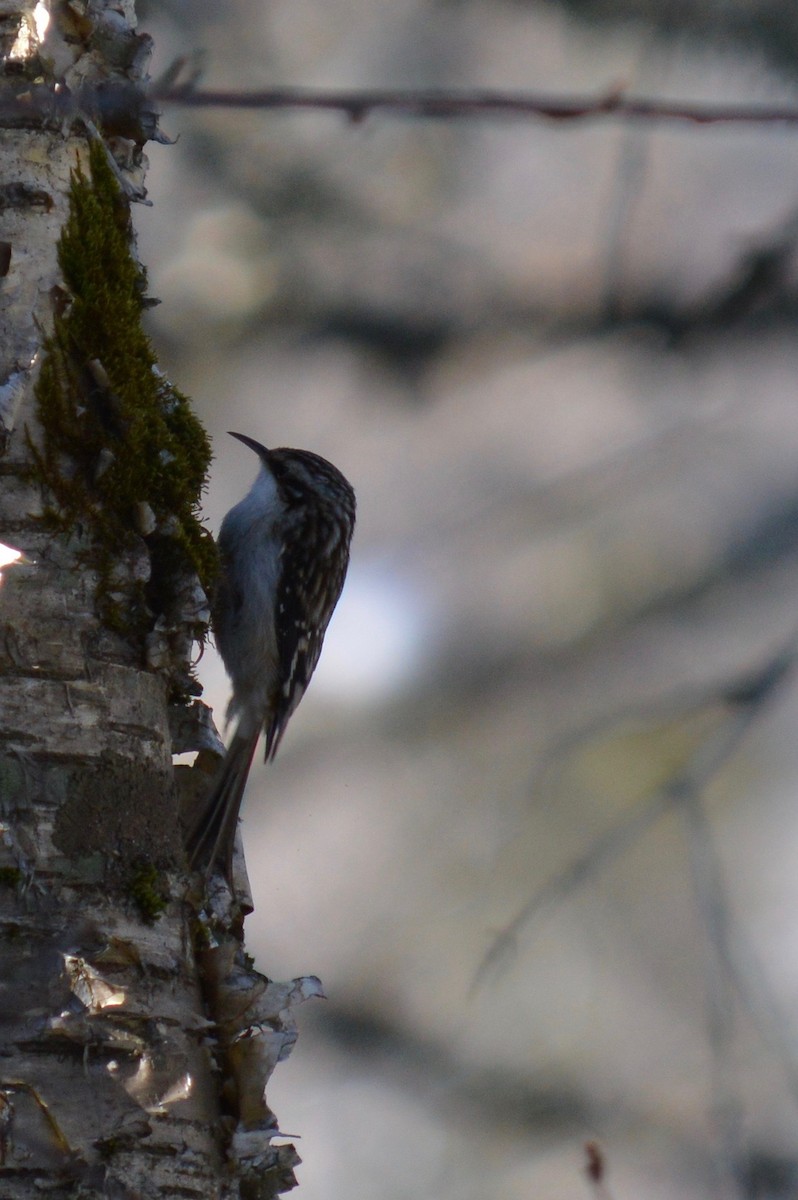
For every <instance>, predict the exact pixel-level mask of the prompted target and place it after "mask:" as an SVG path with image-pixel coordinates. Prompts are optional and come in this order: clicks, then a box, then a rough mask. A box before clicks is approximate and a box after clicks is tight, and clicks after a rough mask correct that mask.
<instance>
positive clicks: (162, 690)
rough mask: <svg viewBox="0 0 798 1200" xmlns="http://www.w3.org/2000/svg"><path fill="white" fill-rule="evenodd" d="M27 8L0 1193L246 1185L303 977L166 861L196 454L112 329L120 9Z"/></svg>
mask: <svg viewBox="0 0 798 1200" xmlns="http://www.w3.org/2000/svg"><path fill="white" fill-rule="evenodd" d="M44 11H45V10H44V6H43V5H42V4H34V3H21V2H20V0H17V2H15V3H9V2H7V3H5V4H0V49H1V50H2V55H3V61H2V74H1V75H0V121H2V126H0V163H1V164H2V166H1V167H0V540H2V542H4V543H6V544H8V545H11V546H13V547H15V548H17V549H19V550H21V551H23V552H24V556H25V557H24V560H22V561H21V562H19V563H17V564H15V565H13V566H12V567H10V568H9V569H7V570H6V571H5V572H4V578H3V581H2V585H0V1039H1V1042H2V1044H1V1045H0V1197H2V1200H15V1198H16V1197H28V1196H32V1195H41V1194H43V1193H44V1194H47V1195H51V1196H54V1197H57V1196H65V1197H66V1196H77V1195H80V1196H81V1197H90V1196H95V1195H96V1196H103V1197H118V1198H119V1200H125V1198H130V1200H133V1197H153V1198H155V1197H165V1196H169V1197H175V1196H185V1197H216V1196H222V1195H225V1196H226V1195H230V1196H234V1195H241V1196H243V1197H252V1198H255V1197H266V1196H272V1195H274V1194H276V1193H277V1192H278V1191H281V1190H286V1189H287V1188H288V1187H290V1186H292V1185H293V1174H292V1165H293V1164H294V1163H295V1162H296V1161H297V1159H296V1154H295V1152H294V1150H293V1147H291V1146H288V1145H275V1142H274V1138H275V1136H277V1135H278V1130H277V1126H276V1122H275V1120H274V1118H273V1116H272V1114H271V1113H270V1111H269V1110H268V1108H267V1107H266V1104H265V1100H264V1094H263V1093H264V1085H265V1081H266V1079H267V1078H268V1075H269V1073H270V1072H271V1070H272V1068H273V1066H274V1065H275V1064H276V1062H277V1061H278V1059H279V1058H281V1057H284V1056H285V1054H286V1053H287V1052H288V1051H289V1050H290V1047H291V1045H292V1044H293V1041H294V1038H295V1029H294V1024H293V1017H292V1008H293V1005H294V1004H295V1003H296V1002H298V1001H300V1000H302V999H305V998H306V997H308V996H310V995H318V994H319V993H320V986H319V984H318V981H317V980H315V979H312V978H310V979H305V980H296V981H293V982H292V983H289V984H284V985H279V984H274V983H271V982H269V981H268V980H266V979H265V978H264V977H262V976H260V975H258V974H257V972H255V971H254V970H252V968H251V965H250V964H249V963H248V960H247V959H246V956H245V955H244V954H243V947H242V934H241V928H242V910H241V907H240V905H239V906H238V907H236V905H235V903H234V902H232V903H231V898H230V897H229V895H228V894H227V892H226V889H225V888H224V887H223V886H221V884H220V885H219V887H218V888H217V893H216V896H215V899H214V901H213V903H212V904H210V903H206V904H205V907H204V908H203V899H202V897H199V898H197V897H194V899H193V901H192V900H190V899H187V898H186V879H185V877H184V876H183V875H182V874H181V864H182V862H183V854H182V842H181V835H180V821H179V811H178V809H179V803H178V789H177V787H176V786H175V773H174V771H173V767H172V753H173V749H174V750H183V749H188V748H194V749H197V748H200V749H201V754H200V767H201V766H202V764H203V760H204V759H207V758H208V757H209V750H212V749H213V745H214V739H213V735H212V734H209V733H207V722H204V723H203V721H202V720H200V719H199V718H203V717H204V716H205V713H204V712H203V709H202V706H201V705H199V703H198V702H197V701H193V702H192V698H191V697H192V692H193V691H196V688H195V687H194V686H193V683H192V679H191V672H190V666H189V663H190V655H191V650H192V645H193V643H194V640H195V638H197V637H198V636H201V634H202V631H203V628H204V626H206V625H207V620H208V611H207V601H206V593H207V592H208V591H209V588H210V586H211V584H212V580H213V570H214V561H215V559H214V548H213V544H212V542H211V540H210V538H209V536H208V535H207V534H206V533H205V532H204V530H203V528H202V526H201V524H200V522H199V521H198V518H197V508H198V503H199V495H200V488H201V486H202V481H203V478H204V474H205V470H206V468H207V463H208V460H209V449H208V444H207V439H206V438H205V435H204V433H203V431H202V430H201V428H200V426H199V425H198V423H197V422H196V420H195V419H194V418H193V415H192V414H191V412H190V408H189V406H188V404H187V401H186V399H185V397H183V396H181V395H180V393H179V392H178V391H177V390H176V389H175V388H173V387H172V385H171V384H170V383H169V382H168V380H166V379H165V378H164V377H163V375H162V374H161V373H160V372H159V371H158V368H157V365H156V364H155V361H154V359H153V357H152V352H151V349H150V347H149V343H148V341H147V339H146V337H145V335H144V334H143V333H142V331H141V327H140V315H141V310H142V307H143V305H144V303H145V283H146V281H145V278H144V275H143V272H142V271H141V269H140V267H139V266H138V263H137V261H136V259H135V256H134V255H133V254H132V244H133V243H132V233H131V227H130V220H129V210H128V201H129V199H130V198H131V197H132V198H134V199H141V198H143V195H144V192H143V174H144V169H145V166H146V161H145V159H144V156H143V154H142V145H143V143H144V142H145V141H146V139H147V138H148V137H151V136H157V130H156V124H155V121H154V118H153V115H152V112H151V110H150V109H149V107H148V105H147V101H146V94H145V84H146V81H147V76H146V63H147V59H148V56H149V49H150V46H149V40H148V39H147V38H146V36H143V35H140V34H138V33H137V32H136V29H135V18H134V13H133V8H132V4H129V3H126V2H123V3H119V2H118V0H116V2H115V3H108V2H106V0H91V3H88V2H86V3H83V2H82V0H73V2H72V3H60V2H59V3H56V2H55V0H54V2H53V3H52V5H51V11H50V13H49V17H50V25H49V28H48V30H47V31H46V33H45V32H44V29H43V23H42V22H43V14H44ZM120 97H121V98H120ZM125 98H126V99H125ZM192 714H193V715H195V716H196V717H197V718H198V719H196V720H192ZM170 717H171V718H174V719H173V720H172V721H171V728H172V730H175V729H179V730H181V732H180V734H179V736H178V744H177V745H175V746H173V738H172V736H171V734H170ZM186 728H188V730H189V733H188V734H186V733H185V730H186ZM203 730H205V732H203ZM182 774H183V777H184V778H185V777H186V775H187V774H188V775H189V776H190V779H189V784H188V786H186V787H185V788H184V789H183V790H184V791H186V792H188V793H190V792H191V790H192V788H196V787H201V786H203V776H202V771H201V769H200V770H197V769H195V770H194V771H192V772H189V773H187V772H186V769H185V768H184V769H183V772H182ZM197 947H199V948H200V952H199V953H197V952H196V950H197Z"/></svg>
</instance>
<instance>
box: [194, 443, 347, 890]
mask: <svg viewBox="0 0 798 1200" xmlns="http://www.w3.org/2000/svg"><path fill="white" fill-rule="evenodd" d="M230 436H231V437H234V438H237V439H238V441H239V442H243V444H244V445H245V446H248V447H249V448H250V449H251V450H254V451H255V453H256V454H257V455H258V458H259V459H260V469H259V471H258V474H257V476H256V478H255V482H254V483H253V484H252V487H251V488H250V490H249V492H248V493H247V494H246V496H245V497H244V498H243V500H240V501H239V502H238V504H236V505H234V507H233V508H231V509H230V511H229V512H228V513H227V515H226V516H225V518H224V520H223V521H222V524H221V528H220V530H219V537H218V549H219V560H220V572H219V578H218V583H217V586H216V592H215V596H214V599H213V601H212V605H211V623H212V628H213V632H214V638H215V642H216V647H217V649H218V650H219V653H220V654H221V657H222V661H223V662H224V666H225V670H226V671H227V674H228V676H229V677H230V682H231V685H232V696H231V699H230V703H229V705H228V708H227V718H226V719H227V722H228V723H229V722H231V721H235V723H236V724H235V730H234V733H233V736H232V739H231V741H230V744H229V746H228V748H227V752H226V754H225V757H224V759H223V760H222V764H221V766H220V768H219V770H218V771H217V773H216V776H215V778H214V780H213V782H212V784H211V788H210V791H209V794H208V798H207V801H206V802H205V803H203V804H202V805H201V807H200V810H199V812H198V813H197V815H196V817H195V819H194V821H193V823H192V824H191V825H190V827H189V830H188V833H187V837H186V852H187V857H188V862H189V867H190V869H191V870H192V871H196V870H204V872H205V875H206V877H208V876H210V875H211V874H212V873H213V871H214V869H215V868H216V867H217V865H221V867H222V868H223V870H224V872H225V876H226V878H227V880H228V883H230V886H231V888H232V861H233V849H234V845H235V836H236V828H237V825H238V816H239V811H240V808H241V801H242V798H243V795H244V789H245V787H246V782H247V776H248V774H249V770H250V767H251V765H252V760H253V758H254V756H255V750H256V748H257V744H258V740H259V738H260V735H261V733H262V734H263V735H264V738H265V751H264V761H266V762H269V761H270V760H271V759H273V758H274V756H275V754H276V752H277V748H278V746H279V745H280V741H281V740H282V737H283V734H284V733H285V728H286V725H287V724H288V721H289V719H290V717H291V714H292V713H293V712H294V710H295V709H296V707H297V705H298V704H299V702H300V700H301V699H302V697H303V696H304V694H305V691H306V689H307V686H308V684H309V682H310V679H311V676H312V675H313V672H314V670H315V668H316V664H317V663H318V661H319V655H320V654H321V649H322V644H323V642H324V634H325V632H326V629H327V625H328V623H329V620H330V617H331V616H332V614H333V610H334V608H335V606H336V604H337V603H338V598H339V596H340V595H341V590H342V588H343V586H344V579H345V578H346V572H347V567H348V565H349V548H350V543H351V540H352V533H353V531H354V526H355V512H356V502H355V493H354V490H353V488H352V486H351V484H350V483H349V482H348V480H347V479H346V478H345V477H344V476H343V475H342V474H341V472H340V471H339V470H338V468H337V467H334V466H333V464H332V463H330V462H328V461H327V459H325V458H322V457H321V456H320V455H318V454H314V453H313V452H312V451H310V450H293V449H289V448H287V447H279V448H277V449H273V450H269V449H267V448H266V447H265V446H262V445H261V444H260V442H257V441H255V439H254V438H251V437H248V436H247V435H246V434H243V433H233V432H232V431H230Z"/></svg>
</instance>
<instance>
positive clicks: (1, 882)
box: [0, 867, 22, 888]
mask: <svg viewBox="0 0 798 1200" xmlns="http://www.w3.org/2000/svg"><path fill="white" fill-rule="evenodd" d="M21 883H22V872H21V871H20V869H19V867H0V887H8V888H17V887H19V885H20V884H21Z"/></svg>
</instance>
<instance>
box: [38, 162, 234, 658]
mask: <svg viewBox="0 0 798 1200" xmlns="http://www.w3.org/2000/svg"><path fill="white" fill-rule="evenodd" d="M131 238H132V234H131V225H130V214H129V210H128V204H127V201H126V199H125V198H124V197H123V195H122V194H121V192H120V189H119V186H118V184H117V181H116V179H115V178H114V175H113V172H112V170H111V168H110V166H109V164H108V162H107V160H106V157H105V152H104V150H103V148H102V146H100V145H96V144H95V145H92V147H91V148H90V151H89V174H88V175H87V174H86V173H84V171H83V170H82V168H80V167H79V168H78V170H77V171H76V172H75V174H74V176H73V179H72V187H71V193H70V211H69V217H68V219H67V221H66V224H65V225H64V228H63V231H62V234H61V238H60V241H59V247H58V259H59V263H60V266H61V270H62V272H63V276H64V283H65V285H66V288H67V289H68V298H67V301H66V304H65V306H64V310H63V312H62V313H61V314H60V315H58V316H57V317H56V318H55V324H54V331H53V335H52V337H50V338H49V339H48V341H47V343H46V346H45V351H46V353H45V358H44V361H43V363H42V368H41V372H40V375H39V380H38V383H37V387H36V402H37V414H38V418H39V421H40V423H41V429H42V439H41V444H40V445H38V446H36V445H34V444H33V442H32V441H31V440H30V439H29V444H30V450H31V454H32V461H33V466H32V471H31V473H32V476H33V478H34V479H35V480H37V481H38V482H39V483H40V484H41V485H42V486H43V488H44V489H45V495H46V496H48V497H50V498H51V500H50V503H49V506H48V508H47V510H46V514H45V520H46V521H47V522H48V524H49V525H50V527H51V528H52V529H53V531H54V532H58V533H63V534H69V535H75V534H77V535H78V536H79V538H80V541H81V554H82V555H85V557H86V559H87V560H88V562H89V563H90V565H91V566H93V567H94V568H95V569H96V570H97V573H98V579H99V584H98V590H97V602H98V612H99V615H100V618H101V619H102V620H103V621H104V622H105V623H106V624H107V625H109V626H110V627H112V628H114V629H117V630H119V631H121V632H123V633H125V634H126V635H130V636H134V637H135V636H139V637H141V638H143V636H144V635H145V634H146V633H147V632H149V630H150V629H152V627H153V624H154V622H155V620H156V619H157V617H158V616H159V615H161V614H162V613H165V614H166V615H167V618H168V617H169V614H170V611H171V609H172V607H173V605H174V603H175V600H176V596H177V592H178V590H179V585H180V584H181V583H182V582H184V581H185V578H186V575H187V573H190V572H192V571H193V572H196V574H197V575H198V576H199V579H200V581H201V583H202V585H203V587H204V588H205V591H206V593H207V594H210V591H211V588H212V584H213V579H214V576H215V572H216V566H217V558H216V548H215V546H214V543H213V539H212V538H211V536H210V534H209V533H208V531H207V530H206V529H205V528H204V527H203V525H202V523H201V521H200V518H199V506H200V498H201V493H202V489H203V486H204V482H205V477H206V474H207V470H208V466H209V463H210V459H211V450H210V443H209V441H208V437H207V434H206V433H205V430H204V429H203V428H202V425H201V424H200V422H199V421H198V420H197V418H196V417H195V416H194V414H193V412H192V411H191V407H190V405H189V402H188V399H187V398H186V397H185V396H184V395H183V394H182V393H181V392H180V391H178V389H177V388H175V387H174V386H173V385H172V384H171V383H170V382H169V381H168V380H167V379H166V378H165V376H164V375H163V374H162V373H161V372H160V371H159V370H158V367H157V364H156V359H155V355H154V353H153V350H152V346H151V344H150V341H149V338H148V337H147V335H146V333H145V332H144V330H143V328H142V324H141V314H142V310H143V308H144V306H145V287H146V277H145V275H144V272H143V271H142V269H141V267H140V266H139V264H138V263H137V262H136V260H135V259H134V257H133V255H132V254H131V250H130V246H131ZM145 546H146V552H147V553H146V554H144V547H145ZM126 557H127V558H128V559H129V560H130V561H140V560H141V559H142V557H143V558H144V561H145V563H146V561H147V557H148V558H149V568H148V569H145V570H143V571H142V570H139V571H138V572H134V573H133V574H134V575H136V576H137V577H136V578H125V577H124V573H123V575H122V578H121V579H120V573H119V571H118V570H117V571H116V572H113V568H114V566H115V565H116V564H117V563H118V562H119V561H120V560H122V561H123V562H124V560H125V558H126ZM112 572H113V573H112ZM147 575H149V578H147ZM203 634H204V630H202V629H198V630H196V636H198V637H202V636H203Z"/></svg>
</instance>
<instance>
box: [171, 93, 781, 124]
mask: <svg viewBox="0 0 798 1200" xmlns="http://www.w3.org/2000/svg"><path fill="white" fill-rule="evenodd" d="M151 98H152V99H155V100H157V101H159V102H161V103H165V104H182V105H189V106H190V107H192V108H253V109H288V108H291V109H313V110H316V111H324V110H326V111H331V112H341V113H344V114H345V115H346V116H348V117H349V118H350V119H351V120H352V121H363V120H365V118H366V117H368V116H371V115H372V114H373V113H377V112H380V113H387V114H391V115H395V116H409V117H486V116H501V117H546V118H548V119H549V120H552V121H574V120H585V119H590V118H596V117H620V118H623V119H625V120H637V121H663V120H665V121H687V122H689V123H691V124H693V125H716V124H730V123H732V124H748V125H750V124H754V125H761V124H765V125H769V124H785V125H798V107H796V106H795V105H787V104H785V105H762V104H701V103H698V102H695V103H691V102H687V101H681V102H680V101H672V100H648V99H644V98H640V99H635V98H633V97H628V96H626V95H625V93H624V92H623V90H622V89H620V88H613V89H611V90H610V91H608V92H605V93H604V94H600V95H598V96H593V97H590V96H571V97H569V96H547V95H542V94H541V95H535V94H534V93H530V92H499V91H492V90H481V89H479V90H477V89H475V90H474V91H447V90H444V89H438V88H419V89H414V90H412V91H411V90H407V91H404V90H402V91H398V90H394V89H379V88H378V89H374V90H371V91H335V92H329V91H316V90H312V89H309V88H267V89H264V90H263V91H256V92H226V91H212V90H205V91H200V90H199V89H196V88H194V87H193V86H191V85H185V86H173V87H167V88H156V89H155V90H154V91H153V92H152V93H151Z"/></svg>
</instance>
